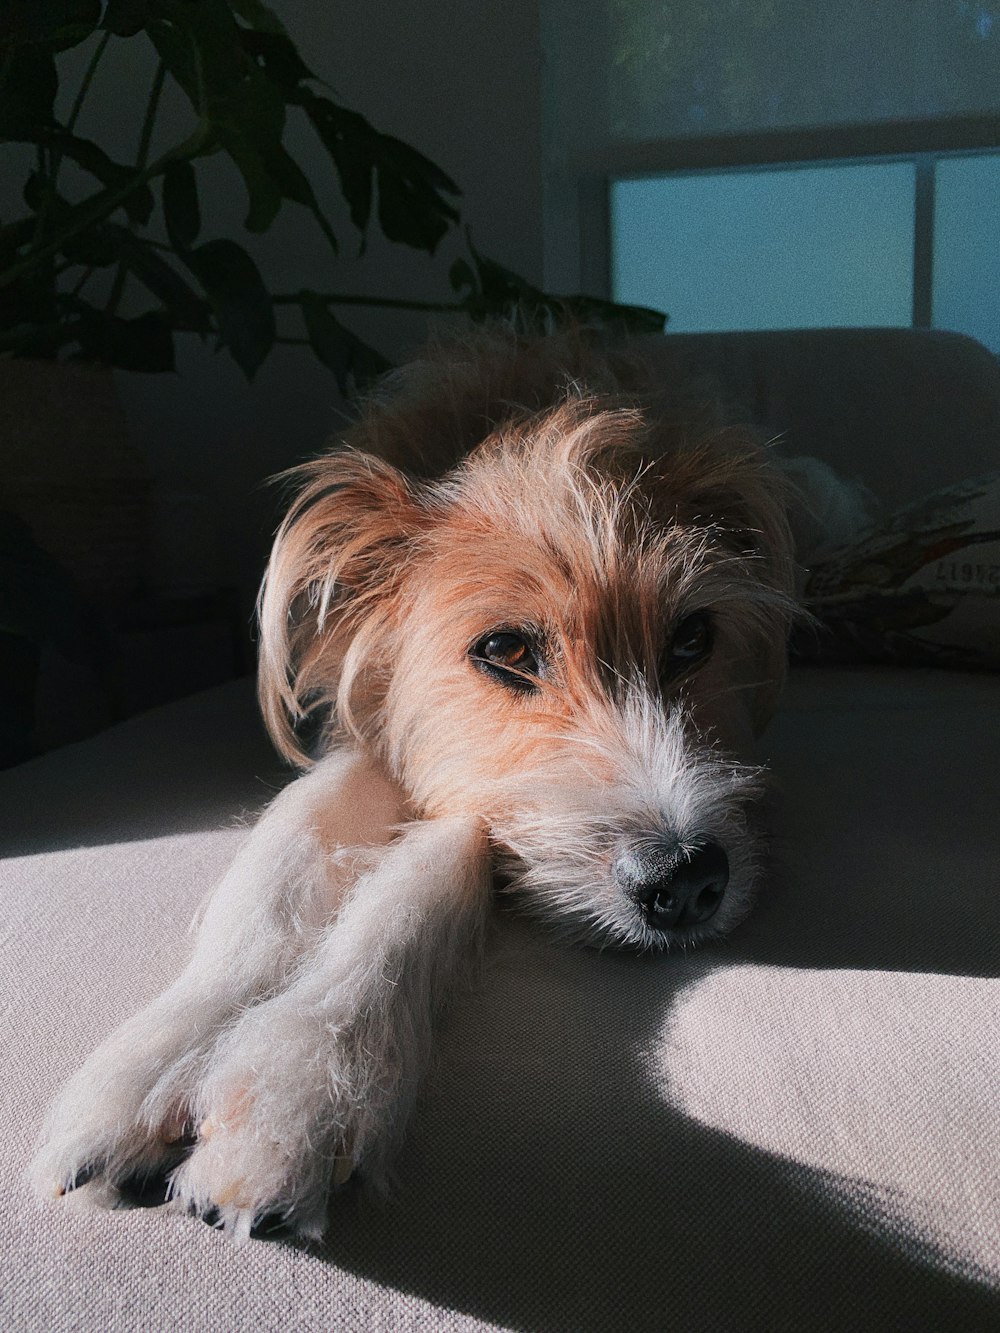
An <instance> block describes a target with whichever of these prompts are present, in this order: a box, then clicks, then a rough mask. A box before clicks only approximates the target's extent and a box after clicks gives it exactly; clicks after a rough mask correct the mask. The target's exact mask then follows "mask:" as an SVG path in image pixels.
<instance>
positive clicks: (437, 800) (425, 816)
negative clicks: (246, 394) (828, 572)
mask: <svg viewBox="0 0 1000 1333" xmlns="http://www.w3.org/2000/svg"><path fill="white" fill-rule="evenodd" d="M294 475H295V481H296V484H297V487H298V495H297V498H296V499H295V501H294V503H293V504H292V507H291V510H290V512H289V514H288V517H287V518H286V520H285V522H284V523H283V524H282V526H281V528H280V530H279V532H278V535H277V539H276V541H275V546H274V551H273V554H272V557H271V562H270V566H269V569H268V573H267V578H266V581H265V586H264V589H263V592H262V600H261V612H260V619H261V657H260V697H261V705H262V708H263V712H264V716H265V718H266V720H267V723H268V726H269V728H270V730H271V733H272V735H273V737H274V739H275V743H276V744H277V746H278V748H279V749H280V751H281V752H282V754H283V755H285V756H286V757H287V758H288V759H289V760H291V761H292V762H294V763H296V764H298V765H300V766H302V767H304V768H306V769H307V770H308V771H307V772H306V774H305V775H304V776H303V777H301V778H299V779H298V781H296V782H294V783H293V784H291V785H290V786H289V787H288V788H287V789H286V790H285V791H284V792H283V793H282V794H281V795H280V796H279V797H278V798H277V800H276V801H275V802H274V803H273V804H272V806H271V807H270V809H269V810H268V811H267V812H266V813H265V815H264V817H263V818H262V820H261V822H260V824H259V825H258V826H257V828H256V829H255V830H254V832H253V833H252V834H251V835H250V837H249V839H248V841H247V843H246V845H245V847H244V848H243V850H242V851H241V853H240V855H239V857H238V858H237V860H236V862H235V864H234V865H233V867H232V869H231V870H230V871H229V873H228V874H227V876H226V877H225V879H224V880H223V882H222V884H221V885H220V886H219V888H218V889H217V890H216V892H215V895H214V896H213V898H212V900H211V902H210V904H209V907H208V909H207V912H206V914H205V917H204V920H203V921H202V923H201V926H200V929H199V934H198V940H197V947H196V950H195V954H194V957H193V959H192V961H191V963H190V964H189V966H188V968H187V969H186V970H185V972H184V973H183V974H182V976H181V977H180V978H179V979H178V981H177V982H176V983H175V984H174V985H173V986H172V987H170V989H169V990H167V991H166V992H165V993H164V995H162V996H161V997H160V998H159V999H158V1000H156V1001H155V1002H154V1003H153V1004H152V1005H151V1006H150V1007H149V1008H148V1009H146V1010H145V1011H143V1012H142V1013H140V1014H138V1015H137V1016H136V1017H135V1018H133V1019H132V1020H131V1021H130V1022H129V1023H127V1024H126V1025H125V1026H124V1027H123V1028H122V1029H120V1030H119V1032H117V1033H115V1034H114V1035H113V1036H112V1037H110V1038H109V1040H108V1041H107V1042H106V1043H105V1044H104V1045H103V1046H102V1047H101V1048H100V1049H99V1050H98V1051H96V1052H95V1053H94V1055H93V1056H91V1058H90V1060H89V1061H88V1062H87V1063H86V1064H85V1065H84V1067H83V1068H82V1069H81V1070H80V1072H79V1073H78V1074H77V1075H76V1076H75V1077H74V1078H73V1079H72V1080H71V1081H70V1082H69V1084H68V1085H67V1086H66V1088H65V1089H64V1090H63V1092H62V1094H61V1096H60V1098H59V1100H58V1101H57V1103H56V1105H55V1106H54V1108H53V1110H52V1112H51V1114H50V1117H49V1121H48V1124H47V1126H46V1129H45V1133H44V1136H43V1142H42V1147H41V1148H40V1150H39V1153H38V1156H37V1158H36V1161H35V1164H34V1168H33V1170H34V1177H35V1181H36V1184H37V1186H38V1188H39V1189H40V1190H41V1191H42V1192H43V1193H45V1194H49V1195H52V1194H55V1195H59V1194H62V1193H64V1192H66V1191H67V1190H69V1189H72V1188H75V1187H78V1186H81V1185H83V1184H85V1183H87V1182H88V1181H95V1184H96V1181H97V1180H98V1179H99V1180H100V1181H102V1182H103V1190H104V1193H105V1196H110V1197H115V1195H116V1194H118V1193H121V1192H124V1193H126V1194H127V1193H128V1192H129V1191H130V1190H131V1189H133V1188H134V1186H135V1182H136V1181H137V1180H138V1181H140V1182H141V1181H143V1180H145V1179H147V1178H155V1177H158V1176H162V1175H164V1174H167V1175H168V1177H169V1191H170V1193H171V1194H172V1195H173V1196H174V1197H175V1198H176V1199H178V1200H179V1201H180V1202H181V1203H182V1204H183V1205H184V1206H186V1207H187V1208H188V1209H189V1210H190V1211H192V1212H195V1213H197V1214H199V1215H201V1216H203V1217H206V1218H208V1219H210V1220H213V1221H217V1222H219V1223H220V1224H222V1225H225V1226H226V1227H227V1228H228V1229H229V1230H230V1231H231V1232H232V1233H233V1234H234V1235H235V1236H236V1237H238V1238H244V1237H246V1236H247V1235H249V1234H250V1232H251V1229H252V1228H253V1227H254V1226H256V1225H259V1224H261V1222H262V1221H263V1220H264V1219H266V1218H271V1217H278V1218H279V1219H281V1220H282V1221H283V1223H284V1224H286V1225H287V1226H288V1227H289V1228H290V1229H291V1230H292V1231H294V1232H296V1233H297V1234H299V1235H302V1236H308V1237H315V1236H318V1235H320V1234H321V1233H322V1231H323V1229H324V1226H325V1224H326V1217H327V1209H328V1202H329V1195H330V1193H331V1190H332V1189H333V1188H334V1187H335V1186H336V1185H337V1184H338V1183H340V1182H342V1181H343V1180H345V1179H346V1178H347V1176H349V1175H350V1174H351V1173H352V1171H354V1170H355V1169H358V1170H360V1172H361V1173H363V1175H364V1176H365V1177H366V1178H367V1179H369V1180H374V1181H375V1182H376V1183H379V1182H382V1181H384V1180H385V1178H386V1174H387V1171H388V1169H389V1165H390V1162H391V1159H392V1155H393V1152H394V1150H395V1147H396V1145H397V1144H398V1141H399V1138H400V1135H401V1134H402V1132H403V1129H404V1127H405V1124H406V1119H407V1114H408V1110H409V1107H410V1105H411V1104H412V1101H413V1097H414V1093H415V1089H416V1087H417V1085H418V1082H419V1077H420V1073H421V1069H422V1068H423V1067H424V1065H425V1064H426V1061H427V1055H428V1049H429V1044H430V1037H431V1028H432V1023H433V1018H434V1014H435V1011H436V1009H437V1008H438V1006H439V1005H440V1003H441V1002H442V1001H443V1000H444V999H445V998H446V996H447V995H448V993H449V992H450V991H451V990H452V989H453V988H454V985H455V981H456V978H457V977H458V976H459V975H460V974H461V972H462V971H463V969H464V968H465V966H466V965H467V963H468V961H469V960H470V959H472V958H474V957H475V954H476V950H477V947H478V944H479V941H480V940H481V937H482V933H483V927H484V921H485V916H486V910H487V905H488V903H489V897H490V884H491V880H493V879H494V877H496V878H497V879H498V880H499V882H501V883H502V884H503V885H504V886H505V887H506V888H507V889H508V890H509V891H511V892H513V893H516V894H517V895H518V897H519V899H520V901H521V902H523V903H524V904H525V905H526V906H528V907H530V908H531V909H533V910H536V911H537V912H539V913H541V914H542V915H543V916H544V917H546V918H547V919H548V921H549V922H550V923H552V924H554V925H555V926H557V927H558V928H560V929H561V930H563V931H565V932H567V933H568V934H571V935H573V936H575V937H577V938H579V939H583V940H587V941H591V942H594V943H598V944H614V945H625V946H631V947H637V948H642V949H646V948H666V947H669V946H670V945H672V944H688V943H692V942H699V941H701V940H704V939H708V938H710V937H711V936H713V935H717V934H719V933H721V932H725V931H727V930H729V929H731V928H732V926H733V925H735V924H736V922H737V921H739V920H740V919H741V917H742V916H743V915H744V914H745V912H746V911H747V909H748V906H749V904H750V901H751V898H752V896H753V891H754V887H755V882H756V878H757V873H758V862H759V859H760V855H759V837H758V834H757V833H756V831H755V828H754V823H755V821H754V815H753V811H754V803H755V800H756V798H757V796H758V795H759V792H760V786H761V784H760V774H759V772H758V771H757V770H756V769H754V768H753V767H751V766H748V765H747V764H746V762H745V760H744V758H742V757H741V756H743V755H744V754H745V751H746V748H747V745H748V742H749V741H750V739H751V738H752V736H753V734H754V732H756V731H757V730H759V729H760V727H761V726H762V725H763V724H764V722H765V721H766V720H767V718H768V716H769V715H770V712H771V710H772V708H773V706H774V702H775V699H776V696H777V692H778V690H779V688H780V685H781V681H782V678H783V673H784V661H785V638H786V633H787V626H788V620H789V616H790V614H791V611H792V602H791V586H792V581H791V555H790V550H789V538H788V530H787V526H786V521H785V513H784V503H783V495H782V489H781V485H780V482H779V481H778V480H777V479H776V477H775V474H774V473H773V471H772V468H771V466H770V463H769V461H768V459H767V457H766V454H765V451H764V450H763V449H762V448H761V447H760V445H759V444H758V443H757V441H756V440H755V439H754V438H753V436H752V435H751V434H750V433H748V432H746V431H744V430H742V429H740V428H738V427H735V426H732V425H730V424H727V423H726V422H725V421H724V420H723V419H722V418H721V416H720V414H719V412H718V410H717V408H716V407H715V406H714V405H713V404H712V403H711V402H710V400H703V399H700V398H699V397H698V396H697V395H696V394H693V393H692V392H691V390H690V389H684V390H677V389H672V388H671V386H664V385H662V384H661V383H659V382H658V380H657V378H656V376H655V374H654V372H653V371H652V369H651V363H650V362H649V361H648V359H647V358H646V357H645V356H644V355H643V353H642V349H641V348H640V349H638V350H636V349H631V350H629V351H628V352H627V353H626V352H623V351H611V352H609V351H607V350H606V349H604V350H602V349H599V348H597V347H596V346H595V345H593V344H592V343H591V342H589V341H588V339H587V337H586V336H585V335H584V334H583V333H580V332H575V333H571V334H567V335H562V336H550V337H549V338H547V339H544V340H541V341H535V342H531V341H528V340H525V339H522V338H519V337H517V336H515V335H514V334H512V333H500V334H497V333H494V334H491V335H489V336H487V337H484V338H480V339H479V340H476V341H473V342H472V343H466V344H462V345H459V346H452V347H450V348H447V349H445V350H444V351H439V352H437V353H435V354H432V355H431V356H430V357H429V359H428V360H426V361H424V362H422V363H419V364H417V365H416V366H413V367H411V368H410V369H409V370H407V371H406V372H404V373H402V374H400V375H397V376H395V377H393V378H392V379H391V380H390V381H388V382H387V383H386V384H385V385H384V386H383V390H382V392H381V394H380V395H379V396H378V397H377V398H376V399H374V400H373V401H372V402H371V403H370V404H369V405H368V406H367V408H366V409H365V411H364V413H363V415H362V417H361V419H360V421H359V422H358V424H357V425H356V426H355V427H354V428H353V430H352V431H351V432H350V434H349V437H348V439H347V441H346V444H345V446H343V447H340V448H337V449H335V450H333V451H331V452H330V453H328V454H325V455H324V456H323V457H321V458H319V459H317V460H316V461H315V462H313V463H309V464H307V465H306V466H305V467H302V468H300V469H297V471H296V473H295V474H294ZM505 653H506V654H507V656H506V657H504V654H505ZM306 724H308V725H306ZM305 731H308V732H310V734H311V735H312V736H313V738H314V742H315V738H316V737H317V735H318V737H319V741H318V744H316V743H314V744H312V745H311V746H309V747H307V746H306V745H305V743H304V741H303V739H302V736H303V733H304V732H305ZM316 751H318V753H319V755H320V756H321V757H320V758H319V759H318V762H317V761H316V758H315V752H316ZM706 849H710V850H709V851H706ZM699 856H700V857H701V858H702V860H701V861H699V860H698V858H699ZM706 857H707V858H708V860H712V858H713V857H714V858H715V859H714V860H712V864H713V865H716V866H717V865H718V864H719V863H720V861H721V863H722V864H723V865H725V866H726V868H727V874H728V883H727V882H726V878H725V876H724V875H723V876H721V877H720V875H719V874H718V873H717V872H713V873H715V878H714V879H712V878H711V876H709V880H707V881H706V882H707V883H708V885H709V887H708V891H707V896H705V895H704V894H703V895H702V896H701V897H700V898H697V899H696V898H695V897H693V896H692V899H691V901H692V903H694V907H692V909H691V911H692V915H691V916H690V917H688V918H685V916H684V911H686V910H687V909H686V908H685V909H684V911H682V913H681V916H680V918H678V920H679V921H681V922H682V923H683V924H680V925H677V924H675V923H674V918H673V917H671V916H669V915H665V909H664V908H663V904H671V903H674V902H675V901H676V900H677V899H676V898H675V896H672V895H674V891H675V889H676V888H677V885H679V884H681V883H682V881H683V880H684V876H685V874H687V875H688V876H689V878H690V876H691V875H693V874H694V869H693V868H694V867H696V866H698V865H701V864H707V863H708V860H706V859H705V858H706ZM636 866H638V867H639V870H636V869H635V867H636ZM650 866H653V867H654V869H653V870H650V869H649V867H650ZM643 876H645V878H643ZM699 884H700V881H699ZM650 885H652V888H650V887H649V886H650ZM647 890H648V891H647ZM654 890H658V891H657V892H656V893H654ZM678 892H680V891H679V890H678ZM700 892H701V889H700V888H698V887H696V889H695V890H692V894H694V893H700ZM706 904H707V906H706ZM698 913H700V915H698ZM706 913H707V915H706Z"/></svg>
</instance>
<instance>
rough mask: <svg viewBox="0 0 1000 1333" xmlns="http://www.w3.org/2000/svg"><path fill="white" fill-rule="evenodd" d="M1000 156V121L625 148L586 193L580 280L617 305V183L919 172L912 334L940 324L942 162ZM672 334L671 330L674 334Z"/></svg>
mask: <svg viewBox="0 0 1000 1333" xmlns="http://www.w3.org/2000/svg"><path fill="white" fill-rule="evenodd" d="M992 153H1000V116H995V115H994V116H978V117H963V118H961V119H948V120H936V121H926V120H921V121H891V122H886V123H883V124H874V125H843V126H830V127H824V128H822V129H804V130H772V131H764V132H761V133H757V134H746V135H721V136H715V137H704V138H702V137H695V136H690V137H685V138H679V139H673V140H661V141H655V142H648V143H637V144H622V145H619V146H617V148H616V149H615V152H614V157H615V161H614V164H613V165H612V164H611V163H608V164H607V165H606V168H605V172H604V173H602V174H601V175H600V177H597V176H589V177H584V178H582V179H581V181H580V187H579V217H580V269H581V272H580V279H581V286H582V287H583V289H584V290H592V291H594V292H595V293H597V294H599V295H602V296H605V297H607V298H610V297H611V295H612V274H611V253H612V250H611V246H612V239H611V186H612V183H613V181H619V180H629V179H637V178H641V177H648V176H666V175H674V174H677V175H694V174H702V173H704V174H706V175H721V174H723V173H725V172H729V171H732V172H747V171H753V170H771V171H773V170H775V169H788V170H792V171H794V170H796V169H799V168H803V167H812V166H822V165H824V164H827V165H830V164H833V163H837V162H843V163H859V164H860V163H872V164H878V163H883V162H885V163H888V162H912V163H913V164H914V168H915V170H914V192H915V193H914V242H913V303H912V312H911V313H912V326H913V327H915V328H930V327H931V326H932V322H933V315H934V311H933V281H934V274H933V256H934V207H935V170H936V166H937V163H938V162H939V161H940V160H942V159H943V158H950V157H970V156H976V155H980V154H982V155H986V154H992ZM667 327H668V328H669V325H668V326H667Z"/></svg>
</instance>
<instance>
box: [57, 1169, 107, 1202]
mask: <svg viewBox="0 0 1000 1333" xmlns="http://www.w3.org/2000/svg"><path fill="white" fill-rule="evenodd" d="M100 1171H101V1168H100V1166H98V1164H97V1163H96V1162H87V1163H86V1164H85V1165H83V1166H81V1167H80V1169H79V1171H74V1172H73V1174H72V1175H71V1176H67V1178H66V1179H65V1180H64V1181H63V1183H62V1184H61V1185H60V1186H59V1187H58V1188H57V1190H56V1198H57V1199H61V1198H62V1197H63V1196H64V1195H66V1194H72V1192H73V1190H79V1189H83V1187H84V1185H89V1184H90V1182H91V1181H92V1180H93V1179H94V1178H95V1177H96V1176H98V1175H99V1174H100Z"/></svg>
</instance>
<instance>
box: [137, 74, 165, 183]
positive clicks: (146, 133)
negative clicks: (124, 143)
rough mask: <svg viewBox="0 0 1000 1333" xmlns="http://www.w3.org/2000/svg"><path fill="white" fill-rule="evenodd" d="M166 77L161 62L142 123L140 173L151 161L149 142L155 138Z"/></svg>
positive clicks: (138, 166) (138, 160)
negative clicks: (155, 127)
mask: <svg viewBox="0 0 1000 1333" xmlns="http://www.w3.org/2000/svg"><path fill="white" fill-rule="evenodd" d="M166 77H167V67H166V65H165V64H164V63H163V61H162V60H161V61H160V62H159V64H158V65H157V66H156V73H155V75H154V76H153V86H152V88H151V89H150V90H149V101H148V102H147V104H146V115H145V118H144V120H143V122H142V132H141V134H140V135H139V156H138V158H137V159H136V164H135V165H136V167H137V169H138V170H139V171H142V169H143V167H144V166H145V165H146V163H147V161H148V160H149V141H150V140H151V139H152V137H153V124H154V122H155V120H156V112H157V109H158V108H159V105H160V94H161V93H162V92H163V83H164V80H165V79H166Z"/></svg>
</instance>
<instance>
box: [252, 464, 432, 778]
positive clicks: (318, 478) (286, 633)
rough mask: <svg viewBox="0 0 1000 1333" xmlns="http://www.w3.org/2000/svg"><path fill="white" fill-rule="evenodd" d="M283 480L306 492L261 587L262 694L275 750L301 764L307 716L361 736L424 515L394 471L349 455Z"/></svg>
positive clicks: (288, 520)
mask: <svg viewBox="0 0 1000 1333" xmlns="http://www.w3.org/2000/svg"><path fill="white" fill-rule="evenodd" d="M284 476H285V477H290V478H292V479H294V480H296V481H298V482H299V483H300V484H301V483H304V484H302V487H301V490H300V491H299V494H298V496H297V498H296V500H295V502H294V503H293V505H292V507H291V509H290V510H289V512H288V515H287V517H286V518H285V520H284V522H283V523H282V524H281V527H280V528H279V529H278V532H277V535H276V537H275V539H274V546H273V548H272V550H271V558H270V561H269V562H268V568H267V573H266V575H265V576H264V582H263V584H262V586H261V592H260V598H259V602H258V616H259V623H260V662H259V669H258V693H259V696H260V704H261V711H262V713H263V715H264V721H265V723H266V724H267V729H268V731H269V732H270V734H271V738H272V740H273V741H274V743H275V745H276V746H277V748H278V750H279V751H280V752H281V754H282V755H284V757H285V758H286V759H289V760H291V761H292V762H293V763H296V764H300V765H304V764H308V763H309V762H311V761H310V758H309V756H308V755H307V754H306V752H305V749H304V748H303V746H302V744H301V742H300V739H299V737H298V736H297V735H296V730H295V728H296V726H297V724H299V723H301V722H302V721H303V720H304V719H305V718H306V717H307V716H308V715H309V714H311V713H312V712H313V711H314V710H316V709H324V708H326V709H329V708H330V707H332V708H334V709H335V710H336V715H337V720H338V722H339V724H340V725H342V726H345V727H347V728H348V729H349V730H352V731H354V732H355V733H357V732H359V731H360V729H361V728H362V727H363V726H364V722H365V717H364V714H365V713H366V712H369V713H370V711H371V705H372V703H373V701H374V695H375V694H377V681H376V680H375V679H374V677H375V676H377V664H378V662H379V661H380V660H383V661H384V660H387V659H386V653H385V651H383V652H381V653H380V652H379V647H380V645H381V646H382V648H383V650H384V649H385V648H386V645H385V639H386V637H387V635H388V633H389V631H390V630H391V627H392V624H393V622H394V614H393V613H394V608H395V606H396V603H397V601H398V595H399V590H400V585H401V582H402V578H403V575H404V571H405V568H406V566H407V563H408V559H407V557H408V555H409V551H408V547H409V546H410V544H411V543H412V541H413V539H414V537H415V536H416V535H417V533H418V532H419V531H420V529H421V527H422V526H423V523H424V520H425V511H424V510H423V509H422V508H421V505H420V503H419V499H418V495H417V492H416V490H415V488H414V487H413V486H412V485H411V483H410V482H409V481H408V480H407V479H406V477H404V476H403V474H402V473H401V472H399V471H397V470H396V469H395V468H393V467H391V466H390V465H389V464H388V463H385V462H383V461H382V460H381V459H379V458H376V457H374V456H372V455H370V454H365V453H361V452H358V451H355V450H346V449H345V450H341V451H338V452H335V453H332V454H329V455H327V456H325V457H323V458H319V459H316V460H315V461H314V462H311V463H306V464H303V466H301V467H298V468H294V469H292V471H291V472H289V473H286V474H284ZM365 704H367V705H368V707H367V708H366V707H365ZM356 705H359V706H356Z"/></svg>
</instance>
